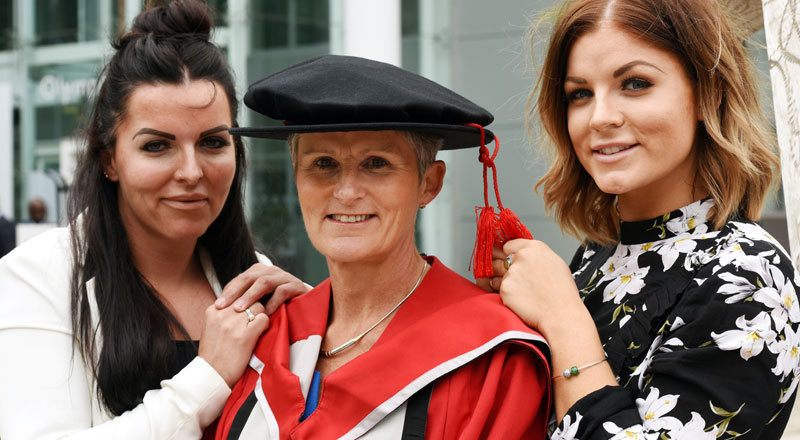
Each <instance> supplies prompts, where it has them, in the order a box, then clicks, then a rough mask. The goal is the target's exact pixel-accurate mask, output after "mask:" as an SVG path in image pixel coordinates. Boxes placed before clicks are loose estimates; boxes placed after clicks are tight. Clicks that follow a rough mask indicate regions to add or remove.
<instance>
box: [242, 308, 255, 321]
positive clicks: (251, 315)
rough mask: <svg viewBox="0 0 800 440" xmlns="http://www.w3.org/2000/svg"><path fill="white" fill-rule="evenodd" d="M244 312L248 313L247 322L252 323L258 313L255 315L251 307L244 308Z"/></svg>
mask: <svg viewBox="0 0 800 440" xmlns="http://www.w3.org/2000/svg"><path fill="white" fill-rule="evenodd" d="M244 312H245V313H247V322H248V323H251V322H253V320H254V319H256V315H254V314H253V312H251V311H250V308H249V307H248V308H246V309H244Z"/></svg>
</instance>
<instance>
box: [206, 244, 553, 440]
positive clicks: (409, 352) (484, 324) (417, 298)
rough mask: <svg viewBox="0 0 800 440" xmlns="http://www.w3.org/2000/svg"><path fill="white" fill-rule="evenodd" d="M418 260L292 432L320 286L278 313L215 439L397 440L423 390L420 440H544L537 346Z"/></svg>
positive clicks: (317, 319) (324, 304)
mask: <svg viewBox="0 0 800 440" xmlns="http://www.w3.org/2000/svg"><path fill="white" fill-rule="evenodd" d="M427 258H428V261H429V263H430V264H431V269H430V271H429V272H428V273H427V275H426V276H425V279H424V280H423V281H422V283H421V284H420V286H419V287H418V288H417V291H416V292H414V293H413V294H412V295H411V296H410V297H409V299H408V300H407V301H406V302H405V303H404V304H403V306H402V307H400V309H399V310H398V312H397V313H396V314H395V316H394V318H393V319H392V321H391V322H390V323H389V325H388V326H387V328H386V330H385V331H384V332H383V334H382V335H381V337H380V338H379V339H378V340H377V342H376V343H375V344H374V345H373V346H372V347H371V348H370V350H369V351H367V352H366V353H363V354H361V355H360V356H358V357H356V358H355V359H353V360H351V361H350V362H348V363H347V364H345V365H343V366H342V367H340V368H339V369H337V370H336V371H334V372H333V373H331V374H329V375H328V376H327V377H325V378H324V379H323V381H322V390H321V394H320V398H319V404H318V406H317V409H316V410H315V411H314V412H313V413H312V414H311V415H310V416H309V417H308V418H307V419H306V420H304V421H303V422H302V423H301V422H300V415H301V414H302V413H303V410H304V407H305V396H306V394H307V392H308V384H309V383H310V380H311V376H312V374H313V371H314V367H315V365H316V361H317V357H318V355H319V348H320V344H321V342H322V337H323V336H324V334H325V328H326V325H327V321H328V307H329V305H330V297H331V288H330V282H329V280H327V281H324V282H323V283H321V284H320V285H319V286H317V287H316V288H315V289H314V290H312V291H311V292H309V293H307V294H305V295H302V296H300V297H298V298H295V299H293V300H292V301H290V302H289V303H287V304H286V305H284V306H282V307H281V308H279V309H278V311H277V312H275V313H274V314H273V315H272V317H271V318H270V327H269V330H268V331H267V332H266V333H265V334H264V335H263V336H262V337H261V339H259V341H258V343H257V344H256V348H255V350H254V353H253V358H252V359H251V361H250V368H248V369H247V371H246V372H245V374H244V375H243V376H242V378H241V379H240V380H239V382H238V383H237V384H236V386H235V387H234V389H233V392H232V394H231V396H230V398H229V399H228V402H227V404H226V405H225V409H224V410H223V412H222V416H221V419H220V422H219V428H218V430H217V436H216V438H217V439H218V440H224V439H231V440H232V439H251V438H253V439H255V438H258V439H265V438H267V439H337V438H362V439H368V438H380V439H391V438H397V439H401V438H408V435H405V437H404V434H403V432H404V431H409V427H408V426H406V425H409V424H410V423H411V422H409V415H410V414H411V411H412V410H410V409H409V408H410V407H412V406H413V407H415V408H416V407H417V406H418V405H417V404H410V403H409V399H410V398H411V397H412V396H414V395H415V394H416V393H417V392H418V391H420V390H421V389H423V388H426V387H428V386H429V385H432V387H433V391H432V394H431V395H430V400H429V401H428V399H427V397H423V398H422V399H416V400H417V402H419V401H423V402H424V403H423V406H422V413H423V414H422V421H421V423H422V425H421V426H422V430H423V431H424V432H425V438H435V439H439V438H442V439H478V438H502V439H522V438H524V439H537V438H544V435H545V426H546V423H547V420H548V412H549V409H550V380H549V378H550V371H549V366H548V364H547V360H546V355H545V353H546V352H547V345H546V342H545V341H544V338H542V336H541V335H539V334H538V333H537V332H535V331H533V330H531V329H530V328H528V327H527V326H525V324H524V323H523V322H522V321H520V320H519V318H517V316H516V315H514V314H513V313H512V312H511V311H509V310H508V309H507V308H506V307H504V306H503V305H502V303H501V301H500V298H499V296H497V295H494V294H487V293H485V292H483V291H482V290H480V289H479V288H478V287H476V286H475V285H474V284H473V283H471V282H469V281H468V280H466V279H464V278H463V277H461V276H459V275H458V274H456V273H455V272H453V271H451V270H450V269H448V268H447V267H445V266H444V265H443V264H442V263H441V262H439V261H438V260H436V259H435V258H432V257H427ZM426 389H428V390H429V389H430V388H429V387H428V388H426ZM423 392H424V390H423ZM423 392H420V394H419V395H422V393H423ZM428 392H430V391H428ZM425 404H427V411H425V406H424V405H425ZM425 415H427V420H426V419H425ZM416 422H419V420H416Z"/></svg>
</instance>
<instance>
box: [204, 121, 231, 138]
mask: <svg viewBox="0 0 800 440" xmlns="http://www.w3.org/2000/svg"><path fill="white" fill-rule="evenodd" d="M227 129H228V126H227V125H225V124H223V125H220V126H219V127H214V128H212V129H211V130H206V131H204V132H202V133H200V137H206V136H208V135H210V134H214V133H219V132H220V131H225V130H227Z"/></svg>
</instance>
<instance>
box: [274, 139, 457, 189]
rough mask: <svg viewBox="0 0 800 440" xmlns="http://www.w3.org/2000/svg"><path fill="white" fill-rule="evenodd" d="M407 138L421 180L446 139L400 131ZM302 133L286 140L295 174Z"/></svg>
mask: <svg viewBox="0 0 800 440" xmlns="http://www.w3.org/2000/svg"><path fill="white" fill-rule="evenodd" d="M399 131H400V132H401V133H403V136H405V138H406V141H407V142H408V144H409V145H411V148H413V149H414V153H416V156H417V170H418V171H419V178H420V180H422V177H423V176H424V175H425V171H427V170H428V167H429V166H430V165H431V164H432V163H433V162H434V161H435V160H436V153H438V152H439V150H441V149H442V146H443V145H444V138H443V137H441V136H439V135H436V134H432V133H426V132H421V131H409V130H399ZM301 134H302V133H292V134H290V135H289V137H287V138H286V141H287V142H289V154H290V155H291V157H292V167H293V168H294V170H295V172H296V171H297V146H298V144H299V142H300V135H301Z"/></svg>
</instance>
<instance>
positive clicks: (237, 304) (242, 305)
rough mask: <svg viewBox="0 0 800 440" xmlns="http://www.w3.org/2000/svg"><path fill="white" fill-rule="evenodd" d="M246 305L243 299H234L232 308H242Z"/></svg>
mask: <svg viewBox="0 0 800 440" xmlns="http://www.w3.org/2000/svg"><path fill="white" fill-rule="evenodd" d="M246 305H247V304H245V303H244V301H236V302H235V303H234V304H233V308H234V309H236V310H244V308H245V306H246Z"/></svg>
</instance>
